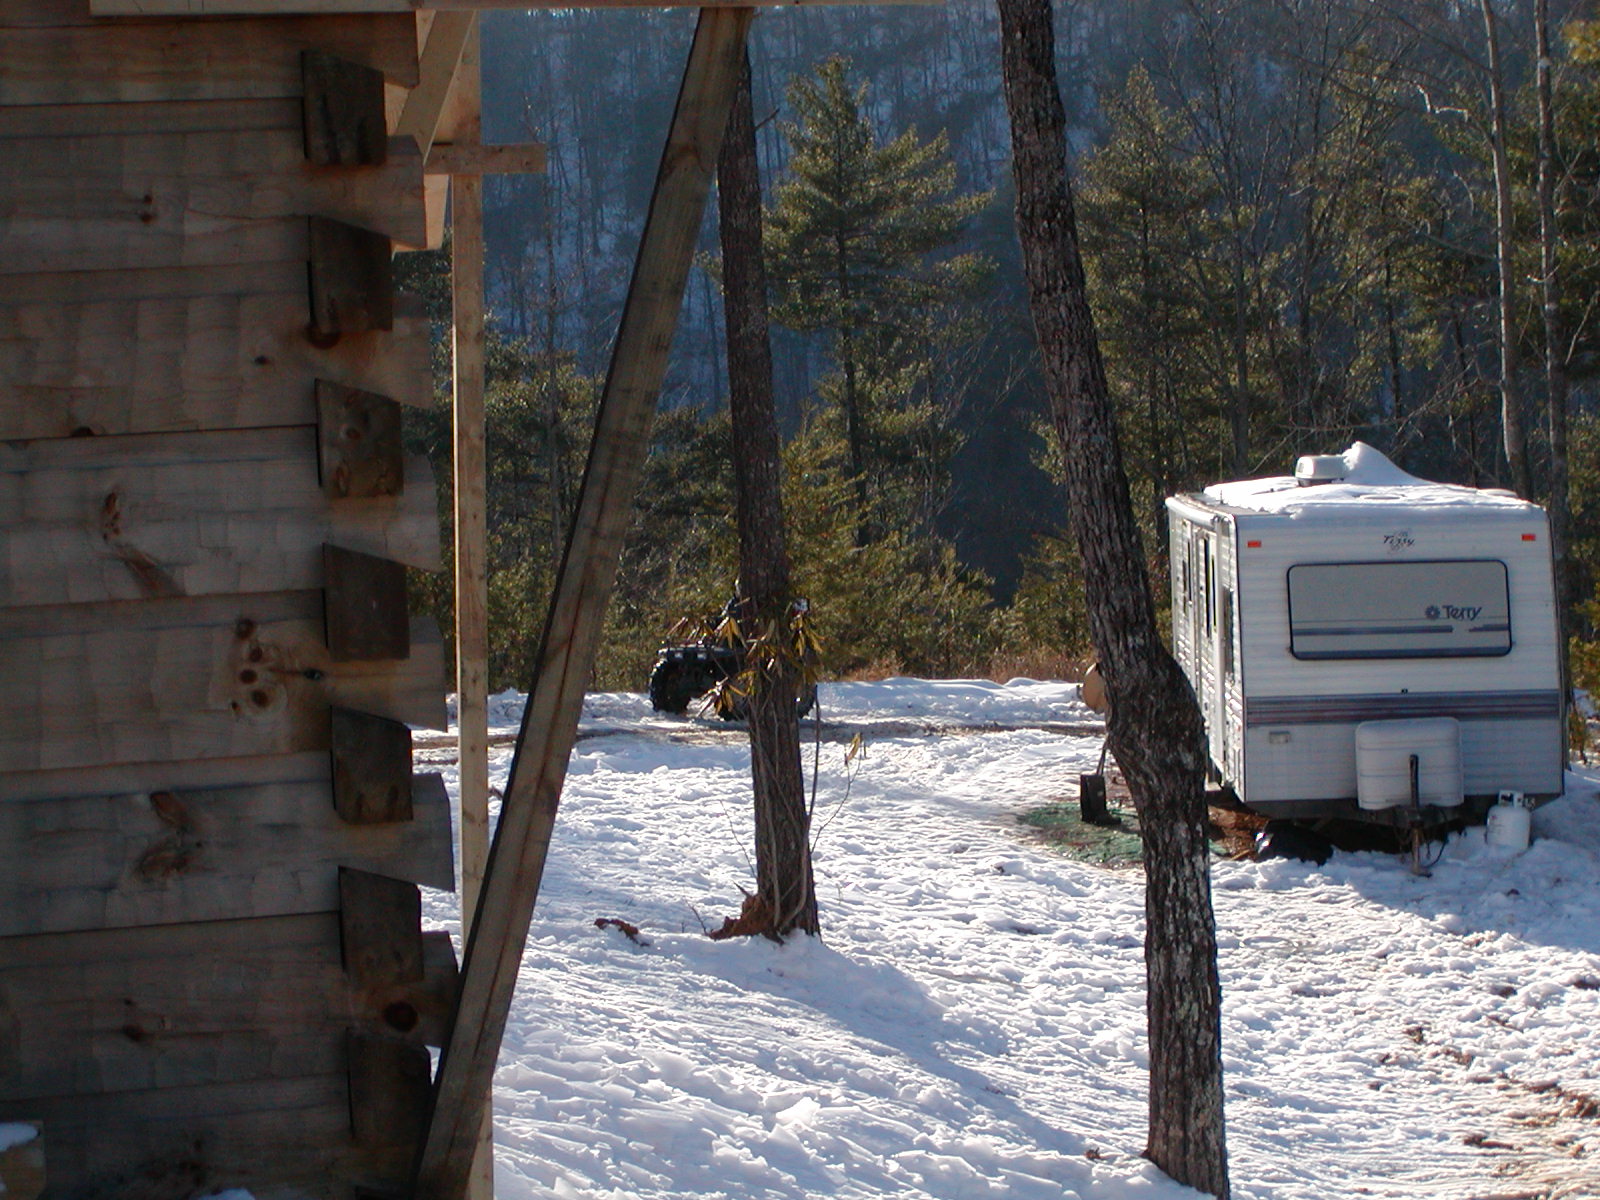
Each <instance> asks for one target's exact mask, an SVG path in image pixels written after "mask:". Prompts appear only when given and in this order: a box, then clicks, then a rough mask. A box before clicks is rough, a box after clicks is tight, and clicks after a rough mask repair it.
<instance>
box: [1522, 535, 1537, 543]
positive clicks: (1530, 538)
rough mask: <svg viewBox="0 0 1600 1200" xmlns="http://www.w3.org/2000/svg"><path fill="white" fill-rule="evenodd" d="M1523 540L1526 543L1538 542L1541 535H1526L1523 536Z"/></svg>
mask: <svg viewBox="0 0 1600 1200" xmlns="http://www.w3.org/2000/svg"><path fill="white" fill-rule="evenodd" d="M1522 540H1523V541H1525V542H1537V541H1538V540H1539V535H1538V534H1537V533H1525V534H1523V535H1522Z"/></svg>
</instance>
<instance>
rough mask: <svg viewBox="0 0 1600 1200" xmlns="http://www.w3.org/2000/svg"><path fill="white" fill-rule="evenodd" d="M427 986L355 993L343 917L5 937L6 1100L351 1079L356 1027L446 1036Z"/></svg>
mask: <svg viewBox="0 0 1600 1200" xmlns="http://www.w3.org/2000/svg"><path fill="white" fill-rule="evenodd" d="M408 886H409V885H408ZM202 964H203V968H202ZM423 978H424V974H423V970H422V968H421V966H420V965H419V968H418V971H417V974H416V975H415V976H414V977H413V979H411V980H400V979H397V978H394V977H393V976H388V977H386V978H384V979H383V980H382V981H380V982H379V983H378V984H377V986H371V985H368V986H353V985H352V984H351V983H350V982H349V981H348V980H347V979H346V977H345V973H344V971H343V970H342V969H341V967H340V965H339V920H338V915H337V914H335V913H310V914H306V915H302V916H284V917H257V918H253V919H250V920H244V921H207V922H202V923H199V924H194V925H156V926H147V927H143V928H138V929H120V930H115V931H104V930H98V931H90V932H83V933H68V934H48V935H44V936H41V937H18V938H7V939H5V940H4V941H3V942H0V1014H3V1016H4V1021H3V1022H0V1062H3V1063H4V1069H3V1070H0V1101H29V1100H33V1101H37V1100H40V1099H43V1098H46V1097H52V1096H80V1097H83V1096H91V1095H103V1094H107V1093H115V1092H139V1091H144V1090H146V1089H159V1088H176V1087H187V1086H191V1085H193V1084H201V1083H222V1082H226V1081H240V1082H243V1081H246V1080H268V1079H293V1078H296V1077H298V1076H302V1075H312V1074H322V1073H324V1072H329V1071H341V1070H342V1069H343V1067H344V1039H345V1034H346V1031H347V1030H348V1029H350V1028H352V1027H354V1028H358V1029H362V1030H368V1031H371V1032H373V1033H382V1034H385V1035H386V1036H392V1037H396V1038H402V1039H404V1040H406V1041H409V1042H411V1043H412V1044H414V1045H416V1046H418V1047H419V1048H420V1047H421V1046H422V1045H423V1042H422V1038H423V1037H424V1036H425V1034H426V1035H428V1036H437V1035H438V1033H439V1030H438V1028H437V1027H436V1026H435V1025H433V1023H432V1022H426V1023H425V1022H422V1021H420V1020H417V1019H416V1016H415V1014H414V1013H410V1012H407V1013H401V1012H400V1010H399V1007H398V1006H399V1005H400V1004H403V1003H405V1002H406V1001H407V1000H408V999H411V998H416V999H418V1000H421V1001H422V1003H423V1004H424V1005H427V1004H428V1003H429V1001H428V1000H427V999H426V998H425V993H426V991H427V989H426V988H424V987H423V986H422V980H423ZM397 1024H398V1025H408V1026H409V1029H408V1030H403V1029H400V1028H397V1027H396V1026H397ZM45 1119H48V1117H46V1118H45Z"/></svg>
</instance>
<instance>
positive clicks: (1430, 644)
mask: <svg viewBox="0 0 1600 1200" xmlns="http://www.w3.org/2000/svg"><path fill="white" fill-rule="evenodd" d="M1289 649H1290V653H1292V654H1293V655H1294V656H1295V657H1296V658H1310V659H1316V658H1455V657H1472V656H1492V655H1501V654H1508V653H1510V651H1511V603H1510V598H1509V594H1508V591H1507V586H1506V566H1505V564H1504V563H1502V562H1498V561H1482V560H1455V561H1441V562H1376V563H1373V562H1364V563H1301V564H1299V565H1297V566H1293V567H1290V568H1289Z"/></svg>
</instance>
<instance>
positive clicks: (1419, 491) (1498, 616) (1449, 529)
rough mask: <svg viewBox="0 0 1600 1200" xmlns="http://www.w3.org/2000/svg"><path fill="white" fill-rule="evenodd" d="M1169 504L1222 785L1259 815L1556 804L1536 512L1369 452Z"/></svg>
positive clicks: (1372, 814) (1554, 698) (1176, 599)
mask: <svg viewBox="0 0 1600 1200" xmlns="http://www.w3.org/2000/svg"><path fill="white" fill-rule="evenodd" d="M1167 512H1168V519H1169V527H1170V534H1171V551H1172V559H1171V562H1172V641H1173V647H1174V651H1175V653H1176V656H1177V659H1178V661H1179V663H1180V664H1181V665H1182V667H1183V669H1184V672H1185V673H1186V674H1187V675H1188V677H1189V681H1190V682H1191V684H1192V685H1193V686H1194V691H1195V696H1196V699H1197V700H1198V701H1199V704H1200V708H1201V712H1202V713H1203V715H1204V717H1205V726H1206V733H1207V737H1208V740H1209V744H1210V758H1211V769H1212V773H1213V776H1214V778H1215V780H1216V781H1217V782H1219V783H1221V784H1223V785H1225V786H1227V787H1229V788H1231V789H1232V790H1233V791H1234V792H1235V793H1236V794H1237V795H1238V797H1239V799H1240V800H1242V801H1243V802H1244V803H1245V804H1247V805H1248V806H1249V807H1251V808H1252V809H1255V810H1256V811H1258V812H1260V813H1263V814H1265V815H1267V816H1274V817H1289V818H1310V817H1358V818H1364V819H1367V820H1371V821H1379V822H1382V823H1389V824H1403V823H1412V824H1429V823H1433V822H1435V821H1437V820H1440V819H1443V818H1445V817H1446V816H1457V815H1462V814H1463V812H1472V811H1474V810H1477V809H1486V808H1487V807H1488V805H1489V804H1490V803H1492V802H1493V801H1494V800H1495V799H1496V797H1497V796H1503V795H1504V794H1505V793H1515V794H1517V795H1518V796H1520V797H1521V798H1525V800H1526V802H1528V803H1534V802H1537V801H1538V800H1541V799H1548V798H1550V797H1552V796H1555V795H1558V794H1559V793H1560V791H1561V789H1562V772H1563V768H1564V765H1565V760H1566V744H1565V731H1566V721H1565V697H1564V695H1563V692H1562V689H1561V676H1560V668H1559V657H1558V654H1559V647H1558V645H1557V635H1556V620H1555V597H1554V577H1553V573H1552V568H1551V557H1550V537H1549V525H1548V522H1547V520H1546V517H1545V513H1544V510H1543V509H1541V508H1539V507H1538V506H1537V505H1534V504H1530V503H1528V502H1527V501H1525V500H1520V499H1518V498H1517V497H1515V496H1513V495H1512V494H1510V493H1508V492H1505V491H1500V490H1497V489H1488V490H1479V489H1476V488H1467V487H1458V486H1454V485H1449V484H1439V483H1430V482H1428V481H1426V480H1423V479H1418V478H1416V477H1414V476H1412V475H1408V474H1407V473H1405V472H1404V471H1402V470H1400V469H1399V468H1398V467H1396V466H1395V465H1394V464H1393V463H1391V462H1390V461H1389V460H1388V459H1387V458H1385V457H1384V456H1383V455H1382V454H1381V453H1379V452H1378V451H1376V450H1374V449H1373V448H1372V447H1371V446H1368V445H1365V444H1364V443H1361V442H1357V443H1356V444H1355V445H1354V446H1352V447H1351V448H1350V449H1349V450H1348V451H1346V452H1345V453H1344V454H1342V455H1314V456H1308V457H1305V458H1302V459H1300V460H1299V462H1298V463H1297V464H1296V467H1295V473H1294V475H1293V476H1292V477H1280V478H1270V479H1252V480H1245V481H1242V482H1238V483H1223V484H1217V485H1214V486H1212V487H1209V488H1207V489H1206V490H1205V491H1203V492H1198V493H1193V494H1188V495H1181V496H1173V497H1171V498H1169V499H1168V500H1167ZM1463 805H1466V806H1467V808H1466V809H1465V810H1464V809H1463V808H1462V806H1463Z"/></svg>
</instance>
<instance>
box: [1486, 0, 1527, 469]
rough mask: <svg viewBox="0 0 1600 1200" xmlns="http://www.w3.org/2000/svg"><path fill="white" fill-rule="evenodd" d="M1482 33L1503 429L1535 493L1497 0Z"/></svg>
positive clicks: (1511, 459)
mask: <svg viewBox="0 0 1600 1200" xmlns="http://www.w3.org/2000/svg"><path fill="white" fill-rule="evenodd" d="M1480 3H1481V5H1482V8H1483V36H1484V40H1485V41H1486V42H1487V43H1488V47H1489V150H1490V157H1491V160H1492V161H1493V163H1494V232H1495V239H1494V241H1495V259H1496V263H1497V265H1498V266H1499V268H1500V337H1499V341H1500V428H1501V433H1502V435H1503V437H1504V439H1505V451H1506V463H1507V465H1508V466H1509V467H1510V468H1511V486H1512V488H1514V489H1515V490H1516V493H1517V495H1519V496H1522V497H1531V496H1532V495H1533V480H1532V478H1531V477H1530V476H1529V474H1528V433H1527V428H1526V422H1525V421H1524V420H1523V415H1522V388H1521V387H1520V385H1519V382H1518V379H1517V314H1516V301H1517V283H1516V280H1517V275H1516V263H1515V261H1514V260H1515V251H1516V247H1515V237H1514V230H1513V227H1512V215H1513V214H1512V207H1511V160H1510V157H1509V155H1508V153H1507V151H1506V89H1505V64H1504V63H1503V62H1501V58H1500V18H1499V17H1497V16H1496V15H1495V11H1494V0H1480Z"/></svg>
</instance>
